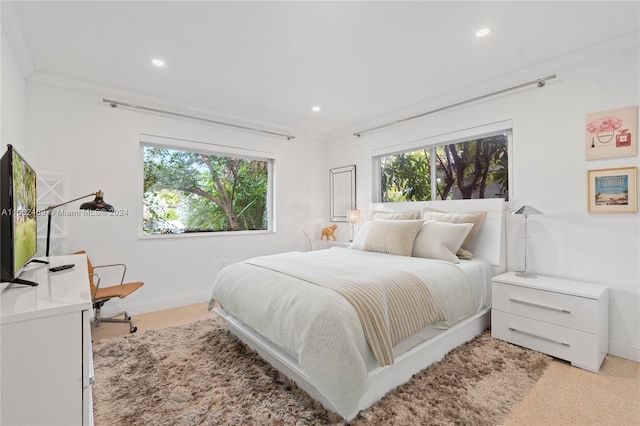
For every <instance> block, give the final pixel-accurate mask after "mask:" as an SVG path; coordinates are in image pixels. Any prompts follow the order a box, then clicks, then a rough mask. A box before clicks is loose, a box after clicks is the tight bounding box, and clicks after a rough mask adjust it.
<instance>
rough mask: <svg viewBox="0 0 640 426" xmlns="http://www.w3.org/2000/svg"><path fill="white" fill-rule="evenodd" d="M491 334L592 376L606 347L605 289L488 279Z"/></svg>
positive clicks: (512, 277) (509, 276)
mask: <svg viewBox="0 0 640 426" xmlns="http://www.w3.org/2000/svg"><path fill="white" fill-rule="evenodd" d="M491 335H492V336H493V337H496V338H498V339H501V340H506V341H507V342H511V343H514V344H516V345H519V346H524V347H527V348H530V349H534V350H537V351H540V352H544V353H546V354H548V355H551V356H554V357H556V358H560V359H564V360H566V361H570V362H571V365H573V366H575V367H580V368H583V369H585V370H589V371H591V372H594V373H597V372H598V371H600V365H601V364H602V361H603V360H604V357H605V356H606V355H607V351H608V349H609V289H608V288H607V287H606V286H602V285H597V284H591V283H586V282H581V281H570V280H565V279H560V278H552V277H544V276H538V277H536V278H522V277H518V276H516V274H515V272H507V273H505V274H502V275H498V276H496V277H493V278H492V309H491Z"/></svg>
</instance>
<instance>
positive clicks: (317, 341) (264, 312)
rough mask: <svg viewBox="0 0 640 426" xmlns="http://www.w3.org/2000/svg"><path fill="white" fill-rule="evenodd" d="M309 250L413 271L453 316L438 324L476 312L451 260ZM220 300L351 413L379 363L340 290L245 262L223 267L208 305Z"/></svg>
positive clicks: (339, 409) (321, 255) (318, 254)
mask: <svg viewBox="0 0 640 426" xmlns="http://www.w3.org/2000/svg"><path fill="white" fill-rule="evenodd" d="M305 255H306V256H309V257H310V258H312V257H317V258H319V259H323V260H328V259H330V260H331V261H332V262H340V263H346V264H348V263H349V262H356V263H358V264H366V265H368V267H370V268H371V269H372V270H373V269H378V268H384V269H385V270H388V269H390V268H399V269H401V270H404V271H408V272H411V273H413V274H414V275H416V276H418V277H420V278H421V279H422V280H423V281H424V282H425V285H426V286H427V288H428V289H429V291H430V292H431V295H432V297H433V299H434V300H435V302H436V303H437V304H438V305H439V306H440V308H441V309H442V310H443V311H444V313H445V315H446V317H447V321H446V322H444V323H439V324H438V325H439V326H440V327H447V326H449V325H452V324H453V323H456V322H458V321H459V320H461V319H463V318H467V317H468V316H471V315H473V314H474V313H475V308H474V301H473V294H472V290H471V286H470V284H469V280H468V278H467V276H466V275H465V273H464V272H463V271H462V269H461V268H459V267H458V266H457V265H455V264H453V263H449V262H444V261H439V260H427V259H420V258H413V257H406V256H394V255H388V254H381V253H372V252H364V251H359V250H353V249H344V248H332V249H329V250H318V251H312V252H305ZM274 256H278V255H274ZM216 301H217V302H218V303H219V304H220V306H221V307H222V308H223V309H224V310H225V311H226V312H228V313H229V314H231V315H232V316H234V317H235V318H237V319H238V320H240V321H241V322H242V323H244V324H245V325H247V326H248V327H250V328H252V329H253V330H255V331H257V332H258V333H260V334H261V335H263V336H265V337H266V338H268V339H269V340H270V341H271V342H272V343H274V344H275V345H277V346H279V347H280V348H283V349H284V350H285V351H287V352H288V353H290V354H291V355H292V356H293V357H294V358H295V359H297V360H298V364H299V366H300V368H301V369H302V371H304V373H305V374H306V375H307V377H308V379H309V381H310V382H311V383H313V384H314V386H315V387H316V388H317V389H318V391H320V393H321V394H322V395H324V396H325V398H326V399H327V400H328V401H329V402H330V403H331V404H332V405H333V407H334V408H335V410H336V412H337V413H338V414H341V415H343V416H346V415H348V414H351V413H353V412H354V411H355V410H356V409H357V407H358V403H359V401H360V398H361V396H362V395H363V394H364V392H365V390H366V388H367V385H368V371H369V370H372V369H373V368H375V367H376V366H377V365H378V362H377V360H376V359H375V357H374V356H373V353H372V352H371V350H370V348H369V346H368V345H367V342H366V340H365V337H364V333H363V331H362V327H361V325H360V321H359V319H358V315H357V314H356V312H355V309H354V308H353V307H352V306H351V305H350V304H349V302H347V301H346V300H345V299H344V298H342V296H340V295H339V294H337V293H335V292H333V291H332V290H328V289H325V288H323V287H319V286H316V285H314V284H311V283H309V282H306V281H301V280H299V279H297V278H294V277H291V276H288V275H285V274H282V273H279V272H275V271H272V270H269V269H265V268H262V267H259V266H254V265H251V264H249V263H244V262H241V263H237V264H233V265H230V266H228V267H226V268H224V269H223V270H222V271H221V272H220V274H219V275H218V277H217V279H216V281H215V283H214V285H213V287H212V290H211V296H210V302H209V309H213V307H214V304H215V302H216ZM407 340H409V339H407ZM399 346H400V345H399ZM405 346H406V345H405Z"/></svg>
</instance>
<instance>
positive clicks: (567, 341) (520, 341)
mask: <svg viewBox="0 0 640 426" xmlns="http://www.w3.org/2000/svg"><path fill="white" fill-rule="evenodd" d="M491 335H492V336H493V337H495V338H498V339H502V340H505V341H507V342H511V343H514V344H516V345H518V346H524V347H526V348H530V349H533V350H536V351H539V352H544V353H546V354H548V355H551V356H554V357H556V358H560V359H564V360H567V361H570V362H571V364H572V365H575V366H576V367H580V368H584V369H586V370H589V371H592V372H594V373H597V372H598V370H599V369H600V364H601V360H600V359H599V353H598V336H596V335H595V334H591V333H585V332H583V331H579V330H574V329H572V328H567V327H562V326H558V325H555V324H549V323H546V322H542V321H537V320H534V319H531V318H526V317H521V316H518V315H513V314H509V313H506V312H501V311H498V310H495V308H494V309H492V311H491Z"/></svg>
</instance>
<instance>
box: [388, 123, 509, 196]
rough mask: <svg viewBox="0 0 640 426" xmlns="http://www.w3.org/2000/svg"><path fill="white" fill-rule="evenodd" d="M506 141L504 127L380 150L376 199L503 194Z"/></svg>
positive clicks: (506, 189)
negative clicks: (470, 136)
mask: <svg viewBox="0 0 640 426" xmlns="http://www.w3.org/2000/svg"><path fill="white" fill-rule="evenodd" d="M508 145H509V144H508V135H507V134H504V133H503V134H497V135H492V136H484V137H481V138H475V139H470V140H466V141H463V142H456V143H449V144H443V145H440V146H436V147H429V148H422V149H418V150H414V151H407V152H402V153H399V154H393V155H386V156H381V157H379V160H380V161H379V163H380V184H381V186H380V188H381V194H380V199H381V201H382V202H400V201H429V200H457V199H470V198H504V199H506V200H508V197H509V161H508V160H509V158H508ZM434 172H435V173H434ZM433 179H435V185H434V184H433V183H434V182H432V180H433Z"/></svg>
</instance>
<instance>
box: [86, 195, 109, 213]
mask: <svg viewBox="0 0 640 426" xmlns="http://www.w3.org/2000/svg"><path fill="white" fill-rule="evenodd" d="M95 195H96V198H94V200H93V201H87V202H86V203H82V204H81V205H80V209H81V210H100V211H106V212H112V211H113V206H112V205H111V204H107V203H105V202H104V193H103V192H102V191H98V192H96V194H95Z"/></svg>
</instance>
